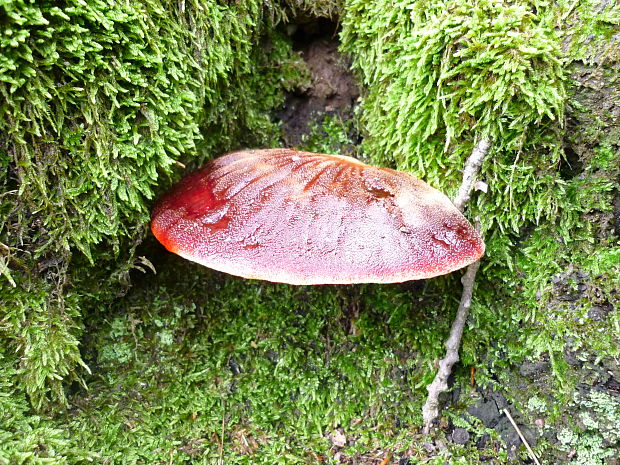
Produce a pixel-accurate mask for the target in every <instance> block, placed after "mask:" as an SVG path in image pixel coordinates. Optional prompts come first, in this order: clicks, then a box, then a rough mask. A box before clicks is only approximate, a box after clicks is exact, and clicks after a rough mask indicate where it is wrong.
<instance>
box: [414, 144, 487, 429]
mask: <svg viewBox="0 0 620 465" xmlns="http://www.w3.org/2000/svg"><path fill="white" fill-rule="evenodd" d="M490 148H491V141H490V140H489V139H487V138H482V139H481V140H480V141H479V142H478V143H477V144H476V146H475V147H474V150H473V151H472V153H471V155H470V156H469V158H468V159H467V162H466V163H465V169H464V170H463V182H462V183H461V187H460V188H459V192H458V194H457V196H456V198H455V199H454V205H455V206H456V208H458V209H459V210H460V211H461V212H462V211H463V210H464V209H465V206H466V205H467V202H468V200H469V198H470V196H471V190H472V188H473V185H474V182H475V180H476V176H477V175H478V171H479V170H480V166H482V162H483V161H484V157H485V156H486V154H487V153H488V151H489V149H490ZM479 266H480V262H479V261H476V262H474V263H472V264H471V265H469V266H468V267H467V271H466V272H465V274H464V275H463V277H462V278H461V282H462V283H463V294H462V296H461V302H460V304H459V308H458V310H457V311H456V317H455V318H454V322H453V323H452V328H451V329H450V336H449V337H448V340H447V341H446V344H445V347H446V356H445V357H444V358H443V359H442V360H440V361H439V370H438V371H437V374H436V375H435V379H434V380H433V382H432V383H431V384H429V385H428V386H427V388H426V389H427V390H428V397H427V399H426V403H425V404H424V407H422V417H423V419H424V434H428V433H430V431H431V427H432V426H433V423H434V422H435V420H436V419H437V418H439V395H440V394H441V393H442V392H445V391H447V390H448V377H449V376H450V374H451V373H452V367H453V366H454V364H455V363H457V362H458V361H459V347H460V346H461V337H462V336H463V330H464V328H465V323H466V322H467V316H468V315H469V309H470V307H471V299H472V295H473V292H474V281H475V279H476V273H477V272H478V267H479Z"/></svg>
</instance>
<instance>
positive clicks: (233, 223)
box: [151, 149, 484, 284]
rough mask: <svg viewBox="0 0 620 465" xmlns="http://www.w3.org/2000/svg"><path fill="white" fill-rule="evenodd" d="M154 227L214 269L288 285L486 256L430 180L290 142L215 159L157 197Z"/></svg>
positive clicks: (398, 276) (429, 268)
mask: <svg viewBox="0 0 620 465" xmlns="http://www.w3.org/2000/svg"><path fill="white" fill-rule="evenodd" d="M151 230H152V231H153V234H154V235H155V237H157V239H158V240H159V241H160V242H161V243H162V244H163V245H164V246H165V247H166V248H167V249H168V250H169V251H171V252H173V253H176V254H178V255H181V256H182V257H185V258H187V259H189V260H192V261H194V262H197V263H200V264H202V265H205V266H207V267H209V268H213V269H215V270H219V271H223V272H226V273H230V274H233V275H236V276H241V277H244V278H250V279H263V280H266V281H273V282H281V283H289V284H352V283H394V282H403V281H409V280H414V279H424V278H431V277H433V276H438V275H442V274H446V273H450V272H451V271H454V270H456V269H459V268H462V267H463V266H466V265H468V264H470V263H472V262H474V261H476V260H477V259H479V258H480V257H481V256H482V254H483V253H484V243H483V242H482V239H481V238H480V235H479V234H478V233H477V232H476V230H475V229H474V228H473V227H472V226H471V224H469V222H468V221H467V220H466V219H465V217H464V216H463V215H462V214H461V213H460V212H459V211H458V210H457V209H456V207H455V206H454V205H453V204H452V202H451V201H450V199H448V198H447V197H446V196H445V195H444V194H442V193H441V192H439V191H438V190H436V189H434V188H432V187H430V186H429V185H428V184H426V183H425V182H423V181H421V180H419V179H417V178H414V177H413V176H411V175H409V174H407V173H403V172H399V171H394V170H390V169H385V168H375V167H372V166H369V165H366V164H364V163H362V162H360V161H358V160H356V159H354V158H350V157H344V156H337V155H324V154H317V153H307V152H299V151H295V150H290V149H268V150H245V151H240V152H234V153H230V154H228V155H224V156H222V157H220V158H217V159H215V160H213V161H211V162H210V163H208V164H207V165H205V166H204V167H203V168H202V169H200V170H198V171H196V172H195V173H193V174H190V175H188V176H187V177H185V178H184V179H182V180H181V181H180V182H179V183H178V184H177V185H176V186H175V187H174V188H173V189H172V190H171V191H169V192H168V193H167V194H166V195H164V196H163V197H162V198H161V199H160V200H159V202H158V203H157V205H156V207H155V209H154V210H153V214H152V218H151Z"/></svg>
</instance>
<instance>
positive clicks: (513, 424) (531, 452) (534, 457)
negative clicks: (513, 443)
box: [502, 409, 540, 465]
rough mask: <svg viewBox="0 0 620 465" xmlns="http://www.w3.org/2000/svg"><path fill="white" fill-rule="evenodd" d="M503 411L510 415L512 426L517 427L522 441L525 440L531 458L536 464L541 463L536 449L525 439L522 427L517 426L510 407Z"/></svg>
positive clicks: (524, 443)
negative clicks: (535, 451)
mask: <svg viewBox="0 0 620 465" xmlns="http://www.w3.org/2000/svg"><path fill="white" fill-rule="evenodd" d="M502 412H504V415H506V416H507V417H508V420H510V423H511V424H512V427H513V428H514V429H515V431H516V432H517V434H518V435H519V437H520V438H521V442H523V445H524V446H525V448H526V449H527V453H528V454H530V458H531V459H532V460H533V461H534V463H535V464H536V465H540V462H539V461H538V457H536V454H535V453H534V451H533V450H532V448H531V447H530V445H529V444H528V442H527V440H526V439H525V436H523V433H522V432H521V428H519V427H518V426H517V423H516V422H515V421H514V419H513V418H512V415H511V414H510V412H509V411H508V409H502Z"/></svg>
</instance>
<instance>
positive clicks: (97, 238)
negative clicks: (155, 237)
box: [0, 0, 299, 406]
mask: <svg viewBox="0 0 620 465" xmlns="http://www.w3.org/2000/svg"><path fill="white" fill-rule="evenodd" d="M281 12H282V10H281V8H269V7H267V6H265V5H263V3H262V2H258V1H250V2H241V3H237V4H234V5H221V4H219V3H218V2H215V1H213V2H206V3H205V2H193V1H189V2H181V3H178V2H169V1H160V0H145V1H143V2H133V3H127V2H103V1H95V2H77V3H76V2H60V3H59V2H47V1H43V2H33V1H27V0H15V1H8V0H7V1H3V2H0V22H2V25H3V27H2V32H0V57H1V58H0V95H1V97H0V134H1V135H2V137H0V141H1V142H0V154H1V158H0V160H2V163H1V165H0V166H1V169H0V186H1V187H2V188H3V192H4V193H3V195H2V198H1V199H0V202H1V207H0V244H1V245H0V247H2V257H1V262H0V270H1V271H0V277H2V280H1V281H0V286H2V287H1V288H0V295H2V296H3V297H2V300H3V302H6V306H4V305H3V307H4V308H3V312H6V314H5V315H0V318H1V319H2V321H3V326H2V333H1V334H0V337H1V338H2V340H3V341H6V342H8V343H9V344H10V345H11V347H12V348H13V349H14V350H16V351H17V352H18V353H19V354H20V356H21V357H22V359H21V360H22V363H21V370H20V372H19V373H20V376H21V377H22V379H23V381H24V383H25V385H26V386H28V388H27V389H28V391H29V393H30V394H31V396H33V397H32V398H33V401H34V403H35V405H36V406H42V405H44V404H45V403H46V401H49V400H52V399H55V400H60V401H62V400H63V398H64V397H63V395H62V381H63V380H68V379H71V376H70V375H71V374H72V373H73V370H74V368H75V366H76V364H77V363H79V360H80V358H79V352H78V347H77V346H78V341H79V333H80V330H79V327H80V324H81V323H80V319H81V314H82V313H83V312H84V310H86V311H88V309H89V308H90V307H92V305H94V304H96V303H98V302H100V301H102V300H103V301H105V300H109V299H111V298H114V297H115V296H117V295H118V292H119V289H120V290H121V291H122V289H123V287H125V288H126V286H127V284H128V281H127V276H128V272H129V270H130V269H131V268H133V267H134V266H140V263H139V259H138V258H136V257H135V256H134V253H135V249H136V247H137V245H138V244H139V243H140V242H141V241H142V240H143V238H144V237H145V236H146V234H147V230H148V229H147V227H146V225H147V224H148V220H149V210H150V204H151V202H152V199H153V198H154V196H155V193H156V192H159V191H161V190H162V189H164V188H165V187H166V185H168V184H169V182H170V180H171V178H172V179H177V178H178V177H179V176H180V174H181V173H180V169H179V168H178V167H177V165H176V164H175V162H176V161H183V162H185V163H187V164H190V165H192V166H193V165H194V164H196V163H200V162H201V161H204V160H205V159H206V158H208V157H210V156H213V155H215V154H218V153H221V152H222V151H225V150H227V149H231V148H233V147H239V146H243V145H251V146H255V145H262V144H266V145H271V144H273V143H274V141H275V140H276V136H277V134H278V129H277V126H276V125H274V124H273V123H272V122H271V121H270V117H269V111H270V110H271V109H273V108H274V107H276V106H277V105H279V104H280V103H281V102H282V99H283V97H282V91H283V90H284V89H286V88H287V87H290V86H291V85H293V84H292V83H293V82H294V81H295V79H296V76H298V75H299V70H298V68H299V66H298V65H297V62H298V60H299V59H298V58H297V57H296V56H295V55H294V54H292V51H291V46H290V43H289V42H288V40H287V39H286V38H285V37H283V36H282V35H281V34H279V33H277V32H275V31H274V25H275V23H276V22H277V21H278V20H279V16H280V14H281ZM102 283H105V286H102ZM16 285H17V288H15V286H16ZM12 288H15V289H12ZM25 328H27V329H25ZM46 340H51V341H53V344H51V345H49V346H48V345H46V344H44V341H46ZM31 348H32V349H31ZM47 360H51V361H53V362H52V363H47ZM42 366H44V367H46V368H45V369H43V370H42V371H43V372H45V374H43V373H37V371H40V370H41V367H42ZM73 377H74V376H73ZM42 379H43V380H44V381H43V382H42V381H41V380H42ZM33 381H34V382H33Z"/></svg>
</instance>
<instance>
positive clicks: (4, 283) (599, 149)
mask: <svg viewBox="0 0 620 465" xmlns="http://www.w3.org/2000/svg"><path fill="white" fill-rule="evenodd" d="M317 16H322V17H324V18H325V17H332V18H333V19H334V20H336V22H337V23H338V24H339V25H340V26H341V28H340V29H339V33H338V34H339V35H338V37H339V38H340V41H341V43H342V46H341V48H342V50H343V52H346V53H347V54H348V55H349V57H350V59H351V60H352V62H353V65H352V67H353V69H354V71H355V73H356V76H357V78H358V81H359V84H360V87H361V89H362V96H361V99H360V101H361V103H360V105H359V108H358V109H357V113H356V115H357V117H356V118H355V120H354V122H353V123H352V122H351V121H341V120H340V119H339V117H338V116H337V114H336V113H334V112H332V111H331V110H329V109H326V114H327V117H326V118H325V119H324V120H323V121H324V124H323V125H322V126H321V125H320V124H319V123H317V124H315V125H314V126H312V127H311V128H310V130H309V135H308V137H306V138H305V139H304V138H302V137H299V138H298V139H297V140H301V141H302V142H301V147H299V148H302V149H303V148H308V147H317V146H318V147H337V146H339V145H340V146H342V145H343V144H348V146H349V147H352V146H356V145H359V146H357V147H356V150H357V152H358V155H359V156H361V157H364V158H366V159H368V160H371V161H373V162H374V163H376V164H381V165H385V166H392V167H396V168H399V169H403V170H407V171H409V172H412V173H413V174H416V175H418V176H420V177H422V178H424V179H425V180H427V181H429V182H430V183H431V184H433V185H434V186H435V187H438V188H440V189H442V190H444V191H445V192H446V193H448V194H454V191H455V189H456V187H457V186H458V183H459V181H460V178H461V173H460V169H461V167H462V166H463V162H464V159H465V157H466V156H467V154H468V153H469V152H470V151H471V148H472V145H473V143H474V141H475V140H476V138H477V137H478V136H479V135H481V134H487V135H490V136H491V137H493V140H494V147H493V151H492V153H490V154H489V157H488V158H487V161H486V162H485V164H484V166H483V167H482V174H481V176H482V179H483V181H484V182H486V184H487V185H488V187H489V189H488V191H487V192H486V193H478V195H477V196H476V201H475V203H474V204H473V205H472V209H471V211H470V215H471V216H472V217H473V216H479V217H480V218H481V219H482V224H483V229H484V235H485V237H486V238H487V250H488V252H487V256H486V258H485V259H484V261H483V262H482V265H481V271H480V273H479V277H478V278H477V280H478V281H477V282H478V289H477V291H476V294H475V297H474V300H473V303H472V313H471V317H470V319H469V321H468V327H467V329H466V333H465V336H464V345H463V348H462V352H461V365H460V367H458V369H457V371H456V377H455V384H454V391H453V394H452V397H451V399H452V400H454V402H453V403H450V402H448V404H449V407H450V408H449V409H448V410H447V413H446V418H447V419H448V420H447V423H446V424H444V425H443V429H442V430H441V431H440V432H439V433H438V435H439V439H438V441H437V442H433V441H432V440H431V439H428V438H420V437H419V436H416V434H417V432H418V428H419V426H420V425H421V406H422V403H423V401H424V397H425V386H426V384H428V382H429V381H430V379H432V376H433V374H434V366H433V362H434V360H436V359H438V358H440V357H441V353H442V344H443V341H444V339H445V335H446V334H447V331H448V327H449V325H450V322H451V319H452V312H453V311H454V309H455V308H456V306H455V298H456V297H457V296H458V294H459V292H460V290H459V288H458V276H450V277H445V278H439V279H436V280H432V281H428V282H426V283H423V284H422V283H410V284H403V285H394V286H383V287H380V286H365V287H362V288H356V289H346V290H342V289H340V290H337V289H333V288H322V287H315V288H304V287H301V288H293V287H288V286H282V285H270V284H266V283H257V282H250V281H244V280H240V279H236V278H230V277H226V276H223V275H221V274H218V273H214V272H211V271H209V270H204V269H200V268H199V267H197V266H194V265H191V264H188V263H184V262H183V261H182V260H180V259H177V258H175V257H170V256H168V255H167V254H165V253H164V252H163V250H162V249H161V248H159V247H158V245H157V244H156V242H155V241H154V240H153V238H152V237H151V236H150V234H149V231H148V220H149V212H150V208H151V206H152V202H153V199H154V198H155V197H156V196H157V195H159V194H160V193H161V192H163V191H164V190H165V189H166V188H167V187H168V186H169V185H170V184H171V183H172V182H174V181H176V180H178V179H179V178H180V176H181V175H182V174H183V173H184V172H185V171H184V169H183V168H182V166H183V165H185V166H187V169H186V170H191V169H193V168H195V167H197V166H199V165H201V164H202V163H203V162H204V161H205V160H207V159H209V158H211V157H214V156H217V155H218V154H221V153H223V152H225V151H227V150H231V149H234V148H242V147H269V146H277V145H279V144H281V143H282V138H281V133H280V128H279V127H278V121H277V120H276V118H275V117H274V116H273V115H274V114H275V111H276V110H277V109H281V106H282V104H283V102H284V101H285V100H284V93H285V91H292V92H296V98H297V99H300V98H302V99H303V98H306V97H307V96H308V93H306V94H304V91H303V88H304V85H306V84H307V82H308V76H309V75H311V71H312V69H310V70H309V69H308V67H307V66H306V65H305V64H304V62H303V61H302V60H301V57H300V55H299V54H297V53H296V52H294V50H293V49H294V42H295V41H297V40H299V39H298V38H299V36H300V34H299V31H298V32H297V33H296V32H295V30H296V28H300V29H302V28H303V25H304V24H307V23H308V22H311V21H312V18H316V17H317ZM297 23H299V24H297ZM321 24H322V23H321ZM619 37H620V7H619V6H618V5H617V4H615V3H614V2H610V1H607V0H583V1H576V2H574V1H567V0H566V1H565V0H558V1H556V2H539V1H536V0H517V1H513V2H507V1H501V0H498V1H490V0H468V1H465V2H463V1H460V0H459V1H457V0H405V1H402V2H401V1H398V2H397V1H394V2H392V1H390V2H387V1H383V0H381V1H380V0H370V1H368V0H364V1H362V0H346V1H344V2H342V3H340V2H330V1H325V2H303V1H290V2H276V3H274V2H261V1H256V0H243V1H237V2H220V1H215V0H213V1H212V0H200V1H199V0H185V1H167V0H142V1H138V2H121V1H99V0H96V1H78V0H75V1H74V0H66V1H61V2H57V1H46V0H43V1H30V0H0V464H4V463H19V462H24V461H26V460H30V461H31V462H32V463H43V462H45V461H46V460H48V461H57V462H58V463H81V462H85V461H93V460H94V461H95V462H105V463H160V462H167V463H192V462H197V463H198V462H201V463H202V462H204V463H218V461H220V460H224V461H225V462H226V463H249V462H252V463H265V464H267V463H268V464H273V463H278V461H279V462H282V461H283V460H284V462H285V463H318V462H320V461H322V460H324V459H325V457H329V458H330V460H332V461H337V460H340V461H342V462H344V463H347V461H348V462H350V463H364V464H365V463H376V461H377V460H384V459H386V458H387V457H388V456H390V457H392V458H391V460H392V461H393V462H396V459H398V460H402V463H407V462H406V461H407V460H409V461H410V463H416V462H415V460H416V457H422V459H424V460H428V461H430V463H442V462H443V461H444V460H445V459H446V456H447V454H448V453H450V454H452V456H453V457H455V458H458V459H459V460H461V461H462V462H463V463H472V464H473V463H485V462H484V460H486V459H485V458H484V457H489V454H491V455H490V456H491V457H493V459H492V460H496V461H497V462H495V463H508V461H509V455H510V454H511V453H510V451H511V450H512V449H511V445H515V446H516V449H515V450H516V451H517V453H521V454H522V455H523V457H525V455H524V452H523V450H522V449H519V448H518V447H519V443H518V440H515V441H513V436H511V434H512V433H511V432H510V431H511V430H509V429H508V427H504V426H502V425H506V423H507V420H506V421H504V419H500V418H499V413H497V416H493V415H489V414H488V413H489V412H490V411H491V410H493V408H495V410H496V411H498V412H499V410H498V408H497V407H498V406H502V407H507V408H510V409H511V411H512V412H513V414H514V415H515V417H516V418H517V420H518V422H519V423H520V424H521V425H522V426H524V427H525V429H529V433H528V434H529V437H531V438H532V439H534V440H537V442H538V445H537V446H536V447H535V450H536V452H537V453H538V454H540V455H541V456H543V458H544V460H546V461H547V463H575V464H577V463H579V464H586V463H587V464H593V465H603V464H609V463H615V462H613V460H615V457H614V456H617V448H618V443H619V441H620V437H619V436H618V432H617V428H616V427H615V425H617V423H618V422H620V411H619V409H618V402H617V395H618V386H619V385H620V384H618V383H619V382H620V381H619V380H620V371H619V369H618V363H617V360H618V357H619V356H620V340H619V339H618V334H619V333H620V296H619V294H618V289H620V269H619V267H620V248H619V245H618V240H619V232H618V231H619V230H620V213H619V208H620V207H619V202H620V201H619V198H620V197H619V193H618V192H619V190H618V183H619V182H620V161H619V160H620V157H619V155H618V153H619V149H620V123H619V116H620V78H619V72H618V66H619V63H620V40H619ZM310 68H312V67H310ZM323 84H324V83H323ZM309 94H311V92H310V93H309ZM288 101H289V102H293V101H295V100H294V99H289V100H288ZM322 116H323V115H322V114H321V115H318V116H317V121H320V120H321V118H322ZM353 124H355V125H356V126H357V129H356V130H357V131H358V132H359V133H360V134H361V135H362V139H363V141H362V142H361V144H357V143H358V140H357V138H353V139H351V137H350V136H351V130H350V128H351V126H352V125H353ZM319 139H320V140H319ZM304 143H305V144H307V145H306V146H304V145H303V144H304ZM151 268H154V269H155V270H156V271H157V274H156V275H155V274H154V273H152V271H150V270H151ZM412 296H413V297H414V298H413V299H412ZM472 368H475V370H472ZM474 372H475V376H474V379H473V383H474V385H473V386H472V379H471V376H472V373H474ZM79 381H81V383H80V382H79ZM513 386H518V388H517V389H514V388H513ZM86 388H88V390H87V389H86ZM459 392H461V396H460V398H459V396H458V393H459ZM498 399H500V400H498ZM502 399H503V400H502ZM43 412H45V416H43ZM476 418H477V419H476ZM536 421H538V423H536ZM540 421H542V423H543V425H544V426H541V427H538V426H535V425H540V424H541V423H540ZM455 428H460V429H461V430H465V431H466V432H467V434H468V436H467V438H468V439H465V440H464V441H465V442H463V439H462V438H463V437H464V436H463V433H462V431H461V432H460V434H461V436H458V437H460V438H461V439H459V440H458V441H457V440H455V439H454V438H455V437H457V436H454V431H456V430H455ZM537 428H538V429H537ZM442 435H444V436H445V437H443V438H442ZM343 438H344V439H343ZM483 438H486V439H484V440H483ZM511 441H513V442H511ZM446 444H447V451H448V452H446V450H445V447H446ZM493 454H494V455H493ZM512 454H513V455H514V451H513V452H512ZM422 459H421V460H422ZM325 460H327V459H325ZM385 463H388V462H385Z"/></svg>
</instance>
